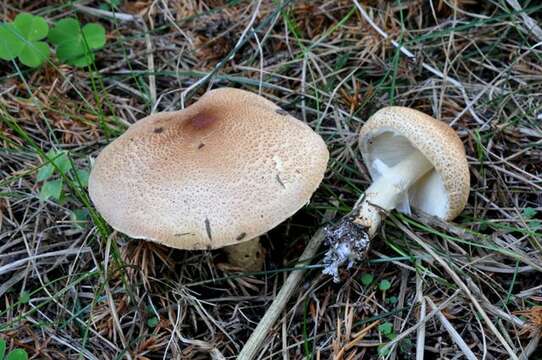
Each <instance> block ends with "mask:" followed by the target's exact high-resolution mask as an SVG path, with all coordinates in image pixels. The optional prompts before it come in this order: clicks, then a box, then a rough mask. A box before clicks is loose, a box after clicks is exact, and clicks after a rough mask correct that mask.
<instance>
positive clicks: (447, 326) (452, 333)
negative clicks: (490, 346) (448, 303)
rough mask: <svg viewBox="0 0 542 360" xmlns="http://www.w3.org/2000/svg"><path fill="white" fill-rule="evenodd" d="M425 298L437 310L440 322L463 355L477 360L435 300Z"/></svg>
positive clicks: (470, 359)
mask: <svg viewBox="0 0 542 360" xmlns="http://www.w3.org/2000/svg"><path fill="white" fill-rule="evenodd" d="M424 298H425V301H427V303H428V304H429V306H430V307H431V308H432V309H436V310H437V318H438V319H439V320H440V322H441V323H442V325H443V326H444V328H445V329H446V331H448V334H450V337H451V338H452V341H453V342H454V343H455V344H456V345H457V346H458V347H459V348H460V349H461V351H462V352H463V355H465V357H466V358H467V359H469V360H477V357H476V355H474V353H473V352H472V350H471V349H470V347H469V346H468V345H467V343H466V342H465V340H463V338H462V337H461V335H459V333H458V332H457V330H456V329H455V328H454V326H453V325H452V324H451V323H450V322H449V321H448V319H446V316H444V315H443V314H442V312H441V311H440V310H438V308H437V306H436V305H435V303H434V302H433V300H431V298H429V297H428V296H425V297H424Z"/></svg>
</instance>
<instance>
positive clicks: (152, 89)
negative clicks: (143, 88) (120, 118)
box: [140, 18, 156, 113]
mask: <svg viewBox="0 0 542 360" xmlns="http://www.w3.org/2000/svg"><path fill="white" fill-rule="evenodd" d="M140 20H141V21H140V22H141V23H142V24H143V28H144V29H145V45H146V46H147V67H148V68H149V93H150V97H151V98H150V101H151V109H152V110H151V113H152V112H154V111H156V108H155V106H154V104H156V75H155V74H154V55H153V54H154V51H153V48H152V41H151V34H150V33H149V28H148V27H147V24H146V23H145V20H143V18H140Z"/></svg>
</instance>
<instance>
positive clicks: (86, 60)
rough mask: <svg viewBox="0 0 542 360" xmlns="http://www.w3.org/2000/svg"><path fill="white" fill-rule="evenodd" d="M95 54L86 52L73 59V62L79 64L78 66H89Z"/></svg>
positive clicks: (75, 64)
mask: <svg viewBox="0 0 542 360" xmlns="http://www.w3.org/2000/svg"><path fill="white" fill-rule="evenodd" d="M94 59H95V57H94V54H93V53H86V54H83V55H81V56H79V57H77V58H74V59H73V60H72V61H71V64H72V65H74V66H77V67H80V68H82V67H85V66H88V65H90V64H92V63H93V62H94Z"/></svg>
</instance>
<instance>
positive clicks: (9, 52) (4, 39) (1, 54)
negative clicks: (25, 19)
mask: <svg viewBox="0 0 542 360" xmlns="http://www.w3.org/2000/svg"><path fill="white" fill-rule="evenodd" d="M23 47H24V43H23V42H22V41H21V39H19V38H18V37H17V30H16V29H15V26H13V24H10V23H9V24H2V25H0V59H2V60H13V59H15V58H16V57H17V56H19V54H20V53H21V50H22V49H23Z"/></svg>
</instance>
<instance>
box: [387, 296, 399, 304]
mask: <svg viewBox="0 0 542 360" xmlns="http://www.w3.org/2000/svg"><path fill="white" fill-rule="evenodd" d="M386 301H387V302H388V304H391V305H393V304H397V301H398V299H397V296H390V297H389V298H388V299H386Z"/></svg>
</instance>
